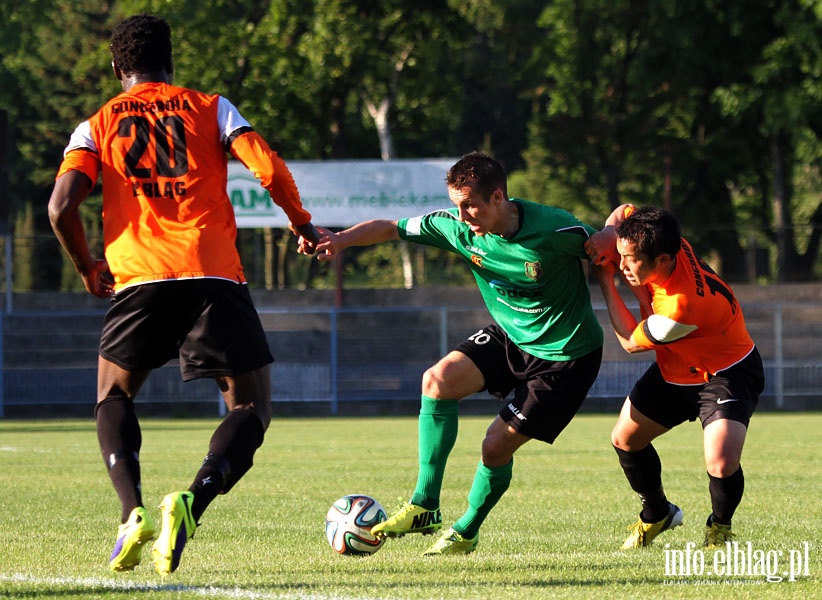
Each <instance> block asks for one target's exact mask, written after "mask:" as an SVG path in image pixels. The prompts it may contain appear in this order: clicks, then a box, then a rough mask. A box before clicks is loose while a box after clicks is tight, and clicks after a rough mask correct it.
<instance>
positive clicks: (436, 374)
mask: <svg viewBox="0 0 822 600" xmlns="http://www.w3.org/2000/svg"><path fill="white" fill-rule="evenodd" d="M443 375H444V373H443V369H442V367H440V365H439V364H436V365H434V366H433V367H430V368H429V369H426V371H425V373H423V374H422V394H423V396H428V397H429V398H446V397H448V396H446V395H444V392H445V378H444V377H443Z"/></svg>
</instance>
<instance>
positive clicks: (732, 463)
mask: <svg viewBox="0 0 822 600" xmlns="http://www.w3.org/2000/svg"><path fill="white" fill-rule="evenodd" d="M705 466H706V468H707V471H708V474H709V475H710V476H711V477H718V478H719V479H725V478H726V477H730V476H731V475H733V474H734V473H736V472H737V471H738V470H739V459H738V458H736V457H732V456H716V457H713V458H711V459H710V460H707V461H706V465H705Z"/></svg>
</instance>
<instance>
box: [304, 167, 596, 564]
mask: <svg viewBox="0 0 822 600" xmlns="http://www.w3.org/2000/svg"><path fill="white" fill-rule="evenodd" d="M446 183H447V186H448V194H449V198H450V200H451V202H452V203H453V204H454V207H453V208H450V209H447V210H437V211H434V212H432V213H429V214H427V215H424V216H421V217H415V218H411V219H401V220H399V221H389V220H374V221H366V222H363V223H360V224H358V225H355V226H353V227H351V228H349V229H346V230H345V231H341V232H339V233H332V232H330V231H328V230H327V229H322V228H318V229H319V230H320V234H321V237H320V243H319V244H318V245H317V252H318V258H319V259H320V260H329V259H331V258H333V257H334V255H336V254H337V253H338V252H341V251H342V250H343V249H345V248H347V247H349V246H368V245H372V244H378V243H382V242H387V241H390V240H399V239H402V240H407V241H411V242H416V243H418V244H426V245H429V246H436V247H437V248H443V249H445V250H449V251H451V252H454V253H456V254H459V255H461V256H463V257H464V258H465V260H466V261H467V262H468V263H469V264H470V266H471V270H472V272H473V274H474V278H475V279H476V281H477V285H478V286H479V290H480V292H481V294H482V297H483V299H484V301H485V304H486V306H487V307H488V310H489V312H490V313H491V316H492V317H493V319H494V321H495V323H493V324H491V325H488V326H487V327H484V328H483V329H481V330H479V331H477V332H476V333H474V334H473V335H472V336H470V337H469V338H468V339H467V340H465V341H464V342H462V343H461V344H459V345H458V346H457V347H456V349H454V350H453V351H451V352H449V353H448V354H447V355H446V356H444V357H443V358H442V359H440V360H439V362H437V364H435V365H434V366H433V367H431V368H429V369H428V370H427V371H426V372H425V374H424V375H423V378H422V405H421V407H420V415H419V472H418V476H417V484H416V488H415V490H414V493H413V495H412V496H411V498H410V500H409V502H408V503H407V504H405V505H404V506H403V507H402V508H401V509H400V510H399V511H398V512H397V513H396V514H394V515H392V516H391V517H389V518H388V520H386V521H384V522H383V523H380V524H379V525H376V526H374V528H373V529H372V532H373V533H374V534H376V535H379V536H383V537H400V536H403V535H405V534H407V533H423V534H430V533H434V532H436V531H439V530H440V529H441V528H442V515H441V512H440V490H441V488H442V481H443V474H444V471H445V465H446V462H447V460H448V455H449V453H450V452H451V449H452V448H453V446H454V442H455V441H456V437H457V425H458V418H459V414H458V412H459V411H458V406H459V401H460V399H461V398H465V397H467V396H470V395H471V394H474V393H476V392H479V391H482V390H487V391H488V392H489V393H490V394H492V395H494V396H497V397H498V398H499V399H500V400H502V401H503V403H504V407H503V408H502V410H501V411H500V412H499V415H498V416H497V417H496V418H495V419H494V421H493V422H492V423H491V425H490V427H489V428H488V430H487V432H486V436H485V439H484V440H483V443H482V459H481V461H480V463H479V466H478V468H477V472H476V475H475V477H474V482H473V485H472V487H471V490H470V492H469V494H468V509H467V510H466V512H465V513H464V514H463V515H462V517H460V518H459V519H458V520H457V521H456V522H455V523H454V524H453V526H452V527H451V528H450V529H448V530H446V531H445V532H444V533H443V534H442V535H441V537H440V538H439V540H437V542H436V543H434V544H433V545H432V546H431V547H430V548H428V549H427V550H426V551H425V553H424V555H439V554H467V553H469V552H472V551H473V550H474V549H475V548H476V547H477V542H478V541H479V529H480V526H481V525H482V522H483V521H484V520H485V518H486V517H487V516H488V513H489V512H490V511H491V509H492V508H493V507H494V505H496V503H497V502H498V501H499V499H500V498H501V497H502V495H503V494H504V493H505V491H506V490H507V489H508V486H509V484H510V482H511V475H512V467H513V456H514V453H515V452H516V451H517V449H518V448H519V447H520V446H522V445H523V444H524V443H525V442H527V441H529V440H531V439H537V440H541V441H543V442H546V443H549V444H551V443H553V441H554V440H555V439H556V437H557V436H558V435H559V433H560V432H561V431H562V430H563V429H564V428H565V426H566V425H568V423H569V422H570V421H571V419H572V418H573V416H574V414H576V412H577V410H578V409H579V407H580V405H581V404H582V402H583V400H584V399H585V396H586V395H587V393H588V390H589V389H590V387H591V385H592V384H593V383H594V379H596V376H597V373H598V372H599V366H600V362H601V360H602V341H603V334H602V329H601V328H600V326H599V323H598V321H597V319H596V318H595V316H594V312H593V309H592V308H591V301H590V296H589V289H588V284H587V281H586V277H585V273H584V270H583V265H582V260H587V254H586V252H585V247H584V244H585V241H586V240H587V239H588V236H589V235H592V234H593V233H595V231H596V230H595V229H594V228H593V227H589V226H588V225H584V224H583V223H581V222H580V221H578V220H577V219H576V218H575V217H574V216H572V215H571V214H569V213H567V212H565V211H563V210H560V209H558V208H553V207H550V206H544V205H541V204H535V203H533V202H528V201H525V200H521V199H517V198H513V199H509V198H508V191H507V177H506V174H505V171H504V169H503V168H502V165H500V163H499V162H497V161H496V160H494V159H493V158H491V157H489V156H487V155H485V154H483V153H480V152H473V153H471V154H467V155H465V156H463V157H462V158H460V159H459V161H457V163H456V164H454V165H453V166H452V167H451V169H450V170H449V171H448V175H447V177H446ZM301 241H302V240H301ZM309 250H310V248H309ZM512 392H513V393H512ZM509 396H510V397H509Z"/></svg>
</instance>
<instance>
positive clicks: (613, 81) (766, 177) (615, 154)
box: [0, 0, 822, 291]
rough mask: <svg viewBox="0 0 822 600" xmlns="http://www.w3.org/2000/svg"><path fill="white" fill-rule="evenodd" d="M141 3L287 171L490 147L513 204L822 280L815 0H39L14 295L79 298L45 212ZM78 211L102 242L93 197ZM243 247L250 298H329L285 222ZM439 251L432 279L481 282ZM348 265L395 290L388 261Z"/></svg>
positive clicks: (16, 22) (18, 65) (821, 52)
mask: <svg viewBox="0 0 822 600" xmlns="http://www.w3.org/2000/svg"><path fill="white" fill-rule="evenodd" d="M137 12H153V13H156V14H159V15H161V16H163V17H165V18H166V19H168V20H169V22H170V23H171V25H172V27H173V31H174V38H173V41H174V46H175V66H176V74H175V83H178V84H181V85H186V86H191V87H196V88H198V89H202V90H205V91H209V92H214V93H221V94H223V95H225V96H226V97H228V98H229V99H231V100H232V102H234V103H235V104H236V105H237V106H238V107H239V108H240V110H241V111H242V112H243V114H244V115H245V116H246V118H248V119H249V121H250V122H251V123H252V125H253V126H254V127H255V128H256V129H257V130H259V131H260V132H261V133H262V134H263V135H264V136H265V137H266V139H268V140H269V141H270V142H271V143H272V145H273V146H274V147H275V148H276V149H277V150H278V151H279V152H280V153H281V154H282V155H283V156H284V157H285V158H286V160H289V159H336V158H376V157H380V156H382V157H384V158H387V157H401V158H410V157H437V156H459V155H461V154H463V153H465V152H468V151H470V150H474V149H484V150H486V151H488V152H491V153H492V154H494V155H495V156H497V157H498V158H500V159H501V160H502V162H503V163H504V164H505V165H506V167H507V169H508V170H509V172H510V173H511V182H510V192H511V193H512V195H517V196H520V197H525V198H529V199H532V200H536V201H541V202H546V203H550V204H554V205H558V206H561V207H563V208H567V209H569V210H571V211H572V212H574V213H575V214H577V215H578V216H579V217H580V218H582V219H583V220H586V221H588V222H590V223H591V224H594V225H596V224H599V223H601V222H602V221H603V219H604V218H605V216H606V215H607V214H608V213H609V212H610V210H611V209H612V208H613V207H614V206H616V205H618V204H619V203H620V202H624V201H631V202H636V203H642V204H644V203H653V204H660V205H664V206H666V207H669V208H671V209H672V210H674V212H675V213H676V214H677V215H678V216H679V217H680V219H681V220H682V221H683V223H684V225H685V229H686V233H687V235H688V236H689V238H691V240H692V241H693V242H694V243H695V244H696V245H697V248H698V249H699V250H700V252H701V253H702V254H703V255H704V256H706V257H707V258H709V259H710V260H711V262H713V263H714V264H715V266H717V267H718V268H719V269H721V271H722V272H723V274H724V275H726V276H728V277H731V278H751V277H761V276H763V274H764V275H765V276H767V273H768V270H767V269H766V270H763V271H757V270H756V269H754V268H753V267H754V266H756V264H758V263H757V262H756V261H755V260H754V259H759V258H761V253H762V252H767V251H770V252H771V257H772V259H771V261H770V267H771V269H770V276H771V277H772V279H775V280H786V281H787V280H791V281H804V280H810V279H818V278H819V277H820V276H822V273H820V267H819V264H818V263H819V261H818V260H817V258H818V255H819V245H820V241H822V196H820V193H819V190H820V183H821V182H822V175H820V173H822V2H820V1H819V0H763V1H762V2H758V3H755V4H750V3H748V4H746V3H732V2H714V1H713V0H656V1H655V2H648V1H636V0H588V1H586V2H581V1H580V0H551V1H550V2H532V1H530V0H447V1H446V2H441V1H440V2H437V1H435V0H417V1H414V0H209V1H208V2H167V1H165V0H117V1H114V0H112V1H110V2H102V3H101V2H90V1H89V0H33V1H31V2H18V3H12V2H7V1H5V2H0V34H2V35H0V103H1V104H0V106H2V108H3V109H5V110H6V112H7V114H8V116H9V123H10V134H9V136H10V140H8V145H9V148H10V150H11V151H10V162H9V164H8V165H7V172H8V178H9V182H10V190H11V196H12V206H11V215H12V216H11V224H12V225H13V229H14V235H15V248H16V251H15V263H16V264H15V266H14V271H15V277H16V279H15V287H16V289H18V290H19V291H23V290H28V289H50V288H55V287H60V289H79V279H78V278H77V277H76V275H74V274H73V273H72V272H70V271H71V269H70V268H66V266H65V261H64V259H63V257H62V254H61V252H60V250H59V246H58V245H57V244H56V242H55V240H54V238H53V236H52V235H51V232H50V229H49V226H48V221H47V218H46V214H45V210H46V202H47V198H48V195H49V193H50V189H51V185H52V181H53V177H54V172H55V170H56V167H57V165H58V163H59V160H60V153H61V151H62V149H63V147H64V145H65V143H66V140H67V139H68V136H69V135H70V133H71V131H72V129H73V128H74V127H75V126H76V125H77V124H78V123H79V122H80V121H82V120H83V119H85V118H87V117H88V116H89V115H90V114H91V113H92V112H93V111H94V110H96V109H97V108H98V107H99V105H100V104H101V103H102V102H103V101H104V100H105V99H107V98H108V97H110V96H112V95H113V94H115V93H117V92H118V91H119V87H118V84H117V82H116V81H115V80H114V78H113V77H112V76H111V71H110V69H109V67H108V64H109V55H108V37H109V34H110V30H111V28H112V27H113V26H114V25H115V24H116V23H117V22H118V21H119V20H120V19H122V18H123V17H125V16H127V15H129V14H134V13H137ZM98 191H99V190H98ZM95 202H96V203H97V206H96V207H95ZM84 208H86V210H85V211H84V215H85V218H86V220H87V227H88V229H89V232H90V234H91V236H92V237H93V238H94V239H95V243H99V236H100V231H99V196H98V197H97V199H92V201H91V202H90V203H89V205H88V206H87V207H84ZM377 216H379V215H375V217H377ZM238 243H239V245H240V248H241V252H242V253H243V256H244V262H245V263H246V265H247V267H249V271H250V273H249V275H250V277H251V281H252V284H253V285H258V286H280V287H283V286H305V285H313V286H330V285H333V281H334V278H335V276H336V275H335V272H334V269H333V268H331V267H330V266H329V265H326V264H323V265H318V264H317V263H316V261H310V260H307V259H305V258H303V257H298V256H296V253H295V252H294V244H293V239H292V238H291V237H290V234H287V233H286V232H281V231H269V232H243V233H242V235H241V236H240V239H239V242H238ZM422 252H424V253H425V254H424V256H425V257H426V267H425V269H422V268H420V266H419V265H418V264H417V266H416V267H415V272H416V275H417V279H416V282H417V283H424V282H426V281H428V282H438V281H443V280H449V279H450V280H460V281H464V280H465V279H464V278H463V277H464V276H467V274H466V273H465V272H463V271H457V272H456V274H455V273H453V272H451V271H449V269H452V268H453V264H451V263H450V262H449V260H450V257H449V256H448V255H447V254H442V253H438V252H432V251H429V250H428V249H426V250H425V251H416V250H414V252H413V255H412V256H411V257H410V260H411V261H413V262H414V263H419V262H420V256H422V255H423V254H422ZM765 262H766V263H767V262H768V261H765ZM346 269H348V270H347V271H346V272H345V273H344V275H345V277H346V278H347V280H348V281H351V282H352V283H357V284H359V285H373V284H375V283H379V284H380V285H391V284H392V282H394V285H401V284H402V278H403V276H402V270H403V265H402V261H400V260H399V259H398V252H395V251H392V250H389V249H383V250H377V249H362V250H357V251H355V252H351V253H350V256H349V257H348V259H347V267H346ZM371 272H373V273H374V275H373V277H370V276H369V277H362V278H361V277H360V276H361V275H363V274H366V275H367V274H368V273H371ZM443 274H447V275H445V276H444V275H443Z"/></svg>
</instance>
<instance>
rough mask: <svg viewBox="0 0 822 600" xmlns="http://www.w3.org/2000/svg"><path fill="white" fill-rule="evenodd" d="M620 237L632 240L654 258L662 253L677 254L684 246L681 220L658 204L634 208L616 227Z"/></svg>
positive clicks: (648, 255) (651, 258)
mask: <svg viewBox="0 0 822 600" xmlns="http://www.w3.org/2000/svg"><path fill="white" fill-rule="evenodd" d="M616 235H617V237H618V238H619V239H622V240H626V241H629V242H631V243H632V244H634V245H635V246H636V249H637V252H641V253H642V254H644V255H645V256H647V257H648V259H649V260H654V259H655V258H656V257H657V256H659V255H660V254H670V255H671V256H675V255H676V253H677V252H679V249H680V247H681V246H682V229H681V227H680V226H679V221H677V220H676V217H674V215H672V214H671V213H670V212H668V211H667V210H664V209H662V208H659V207H658V206H641V207H639V208H637V209H636V210H634V212H633V213H631V215H630V216H629V217H627V218H626V219H625V220H624V221H622V223H620V224H619V225H618V226H617V228H616Z"/></svg>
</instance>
